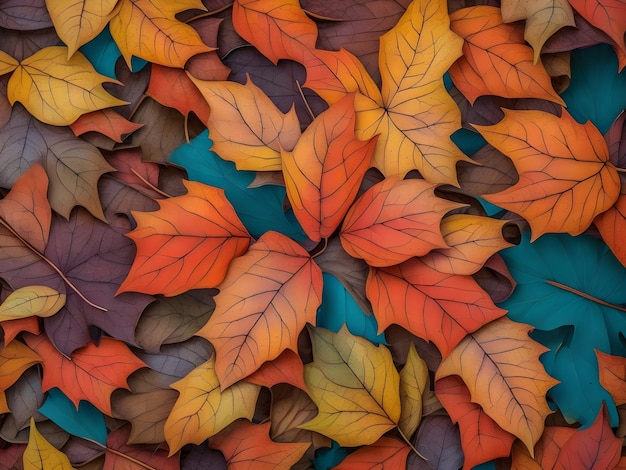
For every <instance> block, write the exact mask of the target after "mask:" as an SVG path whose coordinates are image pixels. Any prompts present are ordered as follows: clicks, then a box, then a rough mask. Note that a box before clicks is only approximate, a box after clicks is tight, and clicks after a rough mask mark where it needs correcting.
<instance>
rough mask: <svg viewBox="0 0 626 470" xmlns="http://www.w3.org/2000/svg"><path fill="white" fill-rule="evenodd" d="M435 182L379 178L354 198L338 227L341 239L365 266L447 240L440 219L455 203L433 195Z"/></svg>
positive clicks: (386, 262)
mask: <svg viewBox="0 0 626 470" xmlns="http://www.w3.org/2000/svg"><path fill="white" fill-rule="evenodd" d="M437 186H438V185H437V184H434V183H429V182H427V181H425V180H418V179H408V180H402V179H400V178H399V177H389V178H385V179H384V180H383V181H381V182H380V183H378V184H375V185H374V186H372V187H371V188H370V189H368V190H367V191H366V192H365V193H363V194H362V195H361V197H359V198H358V199H357V200H356V202H355V203H354V204H353V205H352V207H351V208H350V210H349V211H348V213H347V215H346V218H345V220H344V222H343V226H342V227H341V234H340V236H341V244H342V245H343V247H344V249H345V250H346V251H347V252H348V253H349V254H350V255H352V256H354V257H355V258H363V259H364V260H365V261H366V262H367V264H369V265H370V266H391V265H394V264H398V263H401V262H403V261H406V260H407V259H409V258H411V257H412V256H423V255H425V254H426V253H428V252H429V251H430V250H432V249H435V248H446V247H447V246H448V245H447V244H446V242H445V241H444V239H443V236H442V235H441V229H440V224H441V219H442V218H443V216H444V215H445V214H446V213H447V212H449V211H451V210H452V209H456V208H458V207H461V206H462V205H461V204H458V203H456V202H452V201H448V200H446V199H442V198H440V197H438V196H436V195H435V188H436V187H437Z"/></svg>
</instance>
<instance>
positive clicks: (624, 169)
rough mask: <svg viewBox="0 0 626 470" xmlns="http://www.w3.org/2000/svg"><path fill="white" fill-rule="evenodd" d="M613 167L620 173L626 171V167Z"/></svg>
mask: <svg viewBox="0 0 626 470" xmlns="http://www.w3.org/2000/svg"><path fill="white" fill-rule="evenodd" d="M613 168H615V169H616V170H617V172H618V173H626V168H620V167H618V166H614V167H613Z"/></svg>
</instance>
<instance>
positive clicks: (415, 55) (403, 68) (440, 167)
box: [355, 0, 469, 185]
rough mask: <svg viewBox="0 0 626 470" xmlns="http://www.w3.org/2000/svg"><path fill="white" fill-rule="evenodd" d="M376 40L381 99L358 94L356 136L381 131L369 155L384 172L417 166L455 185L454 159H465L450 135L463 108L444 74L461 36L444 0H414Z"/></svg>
mask: <svg viewBox="0 0 626 470" xmlns="http://www.w3.org/2000/svg"><path fill="white" fill-rule="evenodd" d="M380 46H381V47H380V69H381V77H382V102H379V101H378V99H377V97H368V96H364V95H357V97H356V100H355V108H356V111H357V123H356V135H357V137H358V138H359V139H361V140H366V139H369V138H371V137H372V136H374V135H376V134H380V137H379V138H378V142H377V145H376V149H375V150H374V158H373V160H374V165H375V166H376V167H377V168H378V169H379V170H380V171H381V172H382V173H383V174H384V175H385V176H390V175H399V176H400V177H404V175H406V174H407V173H408V172H409V171H410V170H413V169H416V170H418V171H419V172H420V173H421V174H422V176H423V177H424V178H425V179H426V180H428V181H430V182H431V183H450V184H455V185H456V184H457V178H456V163H457V162H458V161H462V160H463V161H469V159H468V158H467V156H465V155H464V154H463V153H462V152H461V151H460V150H459V149H458V147H457V146H456V145H455V144H454V143H453V142H452V141H451V140H450V135H451V134H452V133H453V132H454V131H456V130H457V129H459V128H460V127H461V112H460V110H459V109H458V107H457V105H456V104H455V102H454V100H453V99H452V98H451V97H450V95H448V93H447V92H446V89H445V86H444V83H443V78H442V77H443V74H444V73H445V72H446V71H447V70H448V69H449V68H450V66H451V65H452V63H453V62H454V61H455V60H456V59H457V58H458V57H459V56H460V55H461V48H462V46H463V40H462V39H461V38H460V37H458V36H457V35H456V34H455V33H453V32H452V31H451V30H450V20H449V17H448V11H447V6H446V2H445V1H444V0H433V1H429V2H418V1H414V2H413V3H411V5H409V7H408V8H407V10H406V12H405V13H404V15H403V16H402V18H401V19H400V21H399V22H398V24H397V25H396V26H395V27H393V28H392V29H391V30H389V31H388V32H387V33H386V34H385V35H383V36H382V37H381V39H380Z"/></svg>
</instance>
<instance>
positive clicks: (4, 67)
mask: <svg viewBox="0 0 626 470" xmlns="http://www.w3.org/2000/svg"><path fill="white" fill-rule="evenodd" d="M18 65H19V62H18V61H17V60H15V59H14V58H13V57H11V56H10V55H9V54H7V53H6V52H4V51H0V75H4V74H5V73H10V72H13V71H14V70H15V69H16V68H17V66H18Z"/></svg>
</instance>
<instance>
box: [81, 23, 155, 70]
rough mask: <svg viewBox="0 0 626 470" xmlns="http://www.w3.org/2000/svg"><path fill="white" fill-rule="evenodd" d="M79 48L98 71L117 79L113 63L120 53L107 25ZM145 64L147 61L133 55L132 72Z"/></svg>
mask: <svg viewBox="0 0 626 470" xmlns="http://www.w3.org/2000/svg"><path fill="white" fill-rule="evenodd" d="M79 50H80V51H81V52H82V53H83V54H84V55H85V57H87V60H89V62H91V65H93V67H94V68H95V69H96V71H97V72H98V73H100V74H102V75H106V76H107V77H110V78H114V79H116V80H117V75H116V74H115V63H116V62H117V59H119V58H120V57H121V56H122V53H121V52H120V49H119V48H118V47H117V44H115V41H114V40H113V36H111V32H110V31H109V27H108V26H107V27H106V28H104V29H103V30H102V32H101V33H100V34H98V36H96V37H95V38H94V39H92V40H91V41H89V42H88V43H87V44H85V45H84V46H82V47H81V48H80V49H79ZM147 64H148V62H146V61H145V60H143V59H139V58H137V57H133V58H132V60H131V67H132V70H133V72H138V71H139V70H141V69H142V68H144V67H145V66H146V65H147Z"/></svg>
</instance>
